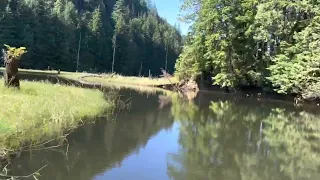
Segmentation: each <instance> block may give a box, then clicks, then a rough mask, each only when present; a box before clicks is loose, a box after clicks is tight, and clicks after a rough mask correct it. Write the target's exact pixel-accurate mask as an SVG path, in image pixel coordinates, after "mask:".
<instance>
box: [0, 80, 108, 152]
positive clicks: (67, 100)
mask: <svg viewBox="0 0 320 180" xmlns="http://www.w3.org/2000/svg"><path fill="white" fill-rule="evenodd" d="M1 81H3V79H1V78H0V82H1ZM20 84H21V89H20V90H16V89H12V88H6V87H4V85H3V83H0V94H1V95H0V102H1V106H2V107H1V108H0V156H5V155H6V153H8V152H10V151H14V150H15V149H17V148H19V147H20V146H21V143H22V142H32V143H40V142H43V141H46V140H48V139H54V138H55V137H59V136H62V135H63V132H64V131H66V130H68V129H73V128H75V127H77V126H78V125H79V124H82V123H84V122H86V121H90V120H93V119H94V118H95V117H97V116H99V115H102V114H105V113H106V112H107V111H108V110H111V109H112V108H113V107H114V103H113V99H112V97H108V96H107V97H106V96H105V95H104V94H103V92H101V91H99V90H92V89H82V88H77V87H72V86H62V85H58V84H57V85H53V84H50V83H46V82H29V81H21V82H20Z"/></svg>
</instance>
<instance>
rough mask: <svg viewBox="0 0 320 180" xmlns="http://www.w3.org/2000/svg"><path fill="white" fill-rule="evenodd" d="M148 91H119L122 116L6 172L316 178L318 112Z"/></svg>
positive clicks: (75, 177)
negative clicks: (126, 103) (127, 106)
mask: <svg viewBox="0 0 320 180" xmlns="http://www.w3.org/2000/svg"><path fill="white" fill-rule="evenodd" d="M151 92H152V93H150V92H149V90H141V91H139V92H137V91H132V90H130V89H123V88H120V94H122V95H123V96H122V98H123V100H127V99H131V100H132V104H131V106H130V107H131V108H130V110H129V111H122V112H121V113H120V114H118V116H117V117H116V119H109V120H107V119H101V120H98V121H97V122H96V123H95V124H88V125H86V126H84V127H81V128H80V129H78V130H77V131H76V132H74V133H72V134H71V135H70V136H68V142H69V144H70V145H69V146H68V147H67V146H65V147H63V148H59V149H48V150H45V151H34V152H30V153H24V154H22V155H21V157H20V158H18V159H16V160H14V162H13V165H12V172H10V174H17V175H20V174H30V172H33V171H34V170H36V169H38V168H40V167H41V166H42V165H44V164H48V165H49V166H48V167H47V168H46V169H44V170H43V171H42V172H41V174H42V177H41V179H46V180H53V179H68V180H82V179H83V180H89V179H111V180H113V179H116V180H118V179H121V178H122V179H139V180H141V179H155V180H157V179H159V180H165V179H175V180H189V179H190V180H207V179H208V180H211V179H224V180H238V179H245V180H314V179H319V177H320V154H319V152H320V143H319V140H320V137H319V136H320V129H319V127H320V121H319V117H320V116H319V115H317V114H315V113H311V112H306V111H303V110H301V109H296V108H294V107H293V106H292V105H290V104H286V103H279V102H274V101H265V100H261V101H257V100H253V99H248V98H238V97H230V96H229V95H226V94H210V93H199V94H198V95H197V97H196V98H195V99H193V100H191V99H192V98H189V99H188V98H181V97H180V96H179V94H176V93H164V92H161V91H151ZM190 97H191V96H190Z"/></svg>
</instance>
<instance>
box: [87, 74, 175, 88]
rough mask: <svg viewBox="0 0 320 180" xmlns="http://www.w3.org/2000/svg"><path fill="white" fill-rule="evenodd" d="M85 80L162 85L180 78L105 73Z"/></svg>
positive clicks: (106, 82) (103, 82) (105, 82)
mask: <svg viewBox="0 0 320 180" xmlns="http://www.w3.org/2000/svg"><path fill="white" fill-rule="evenodd" d="M84 80H85V81H88V82H98V83H102V84H103V85H105V84H108V83H120V84H127V85H139V86H161V85H168V84H172V83H178V79H177V78H175V77H171V78H170V80H168V79H167V78H147V77H134V76H122V75H114V74H103V75H102V77H85V78H84Z"/></svg>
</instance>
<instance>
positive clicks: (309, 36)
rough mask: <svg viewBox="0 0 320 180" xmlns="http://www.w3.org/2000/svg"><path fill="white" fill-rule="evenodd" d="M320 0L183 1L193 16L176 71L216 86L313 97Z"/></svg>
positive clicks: (317, 83)
mask: <svg viewBox="0 0 320 180" xmlns="http://www.w3.org/2000/svg"><path fill="white" fill-rule="evenodd" d="M319 4H320V2H319V1H315V0H295V1H291V0H246V1H234V0H184V5H183V6H182V10H183V11H184V12H185V13H184V14H186V16H184V17H183V18H184V20H191V21H194V23H193V25H192V30H191V32H190V33H189V35H188V36H187V37H186V44H185V46H184V47H183V52H182V54H181V55H180V57H179V59H178V61H177V63H176V75H178V76H179V77H180V78H190V77H192V78H195V77H199V76H200V75H205V76H208V75H209V77H210V78H212V81H213V84H215V85H219V86H222V87H231V88H239V87H240V88H241V87H248V86H249V87H263V88H265V90H276V91H277V92H278V93H294V94H302V95H303V96H304V97H305V98H309V97H312V96H314V95H315V94H314V93H315V92H317V91H318V90H319V89H320V88H319V87H320V79H319V78H320V59H319V57H320V56H319V53H320V51H319V50H320V49H319V45H320V35H319V34H320V6H319Z"/></svg>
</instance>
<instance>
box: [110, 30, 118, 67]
mask: <svg viewBox="0 0 320 180" xmlns="http://www.w3.org/2000/svg"><path fill="white" fill-rule="evenodd" d="M116 46H117V34H115V35H114V39H113V56H112V68H111V73H113V72H114V62H115V58H116Z"/></svg>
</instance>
